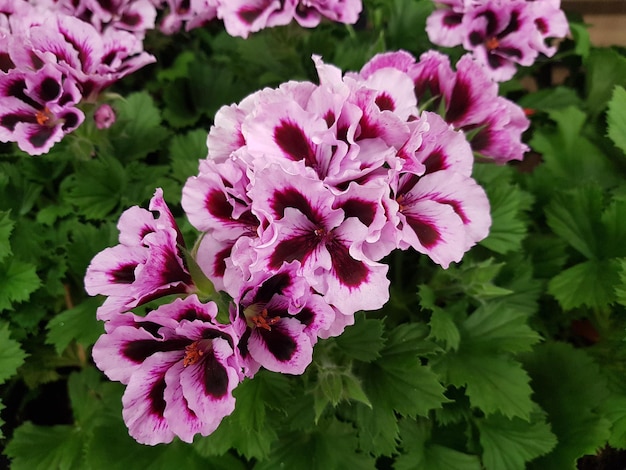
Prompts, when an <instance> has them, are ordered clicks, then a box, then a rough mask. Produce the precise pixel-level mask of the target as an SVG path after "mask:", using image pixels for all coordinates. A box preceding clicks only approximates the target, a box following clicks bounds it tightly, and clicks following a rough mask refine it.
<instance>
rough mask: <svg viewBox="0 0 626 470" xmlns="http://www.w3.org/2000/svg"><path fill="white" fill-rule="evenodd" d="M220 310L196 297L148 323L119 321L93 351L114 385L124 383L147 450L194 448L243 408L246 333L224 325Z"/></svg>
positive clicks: (128, 413) (127, 413)
mask: <svg viewBox="0 0 626 470" xmlns="http://www.w3.org/2000/svg"><path fill="white" fill-rule="evenodd" d="M216 316H217V307H216V305H215V304H214V303H212V302H209V303H201V302H200V301H199V300H198V298H197V297H196V296H195V295H192V296H189V297H187V298H186V299H176V300H174V301H173V302H172V303H169V304H166V305H162V306H161V307H159V308H157V309H156V310H152V311H150V312H148V314H147V315H146V316H145V317H140V316H137V315H133V314H130V313H127V314H124V315H118V317H122V318H114V319H112V320H111V321H110V322H109V323H108V324H107V333H105V334H104V335H102V336H101V337H100V338H99V339H98V341H97V342H96V344H95V345H94V347H93V358H94V361H95V363H96V365H97V366H98V368H100V369H101V370H102V371H103V372H104V373H105V374H106V375H107V376H108V377H109V378H110V379H111V380H116V381H119V382H122V383H123V384H124V385H126V391H125V392H124V396H123V397H122V404H123V411H122V415H123V417H124V422H125V423H126V425H127V426H128V429H129V433H130V435H131V436H132V437H133V438H135V439H136V440H137V441H138V442H140V443H142V444H149V445H155V444H159V443H167V442H171V441H172V440H173V439H174V437H175V436H178V437H179V438H180V439H181V440H183V441H185V442H192V441H193V437H194V435H195V434H201V435H203V436H207V435H209V434H210V433H212V432H213V431H215V429H216V428H217V427H218V425H219V424H220V422H221V421H222V419H223V418H224V417H225V416H228V415H229V414H230V413H232V412H233V410H234V409H235V398H234V397H233V395H232V392H233V390H234V389H235V387H236V386H237V385H238V384H239V382H240V381H241V380H242V378H243V376H242V375H241V371H242V362H241V359H240V356H239V353H238V349H237V343H238V341H239V335H240V333H241V328H239V329H237V326H236V325H237V324H234V325H233V324H230V325H223V324H220V323H218V322H217V320H216Z"/></svg>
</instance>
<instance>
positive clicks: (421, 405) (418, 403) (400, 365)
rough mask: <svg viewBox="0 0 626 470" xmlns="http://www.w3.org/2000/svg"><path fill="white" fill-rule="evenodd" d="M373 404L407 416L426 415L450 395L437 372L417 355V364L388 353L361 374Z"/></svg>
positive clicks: (366, 391)
mask: <svg viewBox="0 0 626 470" xmlns="http://www.w3.org/2000/svg"><path fill="white" fill-rule="evenodd" d="M361 376H362V379H363V386H364V389H365V393H366V394H367V396H368V397H369V398H370V400H371V402H372V406H374V407H377V406H380V407H383V408H384V409H386V410H396V411H397V412H398V413H400V414H401V415H404V416H417V415H420V416H426V415H427V414H428V412H429V411H430V410H433V409H436V408H441V406H442V404H443V403H445V402H447V401H448V399H447V398H446V397H445V396H444V394H443V393H444V391H445V389H444V387H443V386H442V385H441V383H440V382H439V377H438V376H437V374H435V373H433V371H432V370H430V368H428V367H427V366H423V365H421V364H420V362H419V359H417V358H416V359H415V360H414V362H413V364H409V363H407V362H406V361H404V360H401V361H397V360H394V359H393V358H392V357H387V356H384V355H383V357H382V358H381V359H379V360H378V361H376V362H374V363H371V364H369V365H368V366H367V367H366V368H364V370H363V373H362V374H361Z"/></svg>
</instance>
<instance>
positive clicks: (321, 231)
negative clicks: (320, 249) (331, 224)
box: [313, 228, 326, 238]
mask: <svg viewBox="0 0 626 470" xmlns="http://www.w3.org/2000/svg"><path fill="white" fill-rule="evenodd" d="M313 233H314V234H315V236H316V237H319V238H322V237H323V236H324V235H325V234H326V230H324V229H323V228H316V229H315V230H314V231H313Z"/></svg>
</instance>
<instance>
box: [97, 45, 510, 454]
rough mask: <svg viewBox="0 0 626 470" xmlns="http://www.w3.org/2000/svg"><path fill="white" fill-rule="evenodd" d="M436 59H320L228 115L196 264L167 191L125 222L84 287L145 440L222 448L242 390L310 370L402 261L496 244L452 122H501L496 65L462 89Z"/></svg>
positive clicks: (215, 142)
mask: <svg viewBox="0 0 626 470" xmlns="http://www.w3.org/2000/svg"><path fill="white" fill-rule="evenodd" d="M438 58H439V56H437V55H433V54H426V55H424V56H423V57H422V58H421V60H420V61H418V62H416V61H415V59H414V58H413V57H412V56H411V55H410V54H408V53H406V52H402V51H400V52H395V53H388V54H381V55H378V56H376V57H374V58H373V59H372V60H371V61H370V62H369V63H368V64H366V65H365V67H364V68H363V69H362V70H361V71H360V72H358V73H348V74H345V75H342V73H341V71H340V70H339V69H338V68H336V67H334V66H332V65H328V64H325V63H324V62H323V61H322V60H321V58H320V57H316V56H314V62H315V65H316V68H317V72H318V75H319V81H320V83H319V84H314V83H311V82H295V81H291V82H287V83H284V84H283V85H281V86H280V87H278V88H276V89H269V88H268V89H264V90H261V91H258V92H256V93H254V94H252V95H250V96H248V97H247V98H245V99H244V100H243V101H241V102H240V103H239V104H233V105H231V106H226V107H223V108H221V109H220V110H219V111H218V113H217V114H216V117H215V124H214V126H213V127H212V128H211V130H210V132H209V134H208V137H207V146H208V157H207V158H206V159H204V160H202V161H201V162H200V166H199V172H198V174H197V175H196V176H193V177H191V178H189V180H188V181H187V183H186V184H185V186H184V188H183V195H182V206H183V209H184V211H185V213H186V216H187V218H188V219H189V221H190V223H191V224H192V225H193V226H194V227H195V228H196V229H197V230H199V231H200V232H201V235H200V237H199V238H198V241H197V242H196V244H195V246H194V247H193V248H192V249H191V250H187V248H186V247H185V243H184V240H183V238H182V236H181V233H180V230H179V229H178V226H177V225H176V222H175V220H174V218H173V216H172V213H171V212H170V210H169V209H168V208H167V205H166V204H165V201H164V200H163V195H162V191H161V190H160V189H159V190H157V191H156V193H155V195H154V197H153V198H152V200H151V202H150V210H151V211H153V212H154V213H156V214H158V216H155V215H153V213H151V212H150V211H147V210H144V209H141V208H139V207H132V208H130V209H128V210H127V211H126V212H124V213H123V214H122V216H121V218H120V220H119V224H118V228H119V231H120V237H119V244H118V245H117V246H114V247H112V248H107V249H105V250H104V251H102V252H101V253H99V254H98V255H97V256H96V257H95V258H94V259H93V260H92V263H91V264H90V266H89V268H88V270H87V274H86V277H85V287H86V290H87V292H88V293H89V294H90V295H97V294H101V295H105V296H107V297H108V298H107V299H106V301H105V302H104V304H103V305H102V306H101V307H100V308H99V309H98V318H99V319H101V320H104V321H105V322H106V326H105V328H106V334H104V335H103V336H101V338H100V339H99V340H98V341H97V343H96V344H95V346H94V350H93V357H94V359H95V362H96V364H97V366H98V367H99V368H100V369H102V370H103V371H104V372H105V373H106V374H107V376H108V377H109V378H111V379H112V380H118V381H120V382H122V383H124V384H126V385H127V387H126V391H125V394H124V397H123V405H124V411H123V415H124V419H125V422H126V424H127V425H128V427H129V430H130V433H131V435H132V436H133V437H134V438H135V439H137V440H138V441H139V442H142V443H146V444H156V443H159V442H169V441H171V440H172V439H173V438H174V436H178V437H179V438H181V439H183V440H185V441H191V440H192V439H193V436H194V435H195V434H197V433H200V434H202V435H207V434H209V433H211V432H212V431H213V430H214V429H215V428H216V427H217V425H218V424H219V423H220V421H221V420H222V419H223V418H224V417H225V416H226V415H228V414H230V413H231V412H232V411H233V408H234V404H235V399H234V397H233V396H232V391H233V389H234V388H235V387H236V386H237V384H238V383H239V382H240V381H241V380H244V378H246V377H248V378H251V377H253V376H254V375H255V374H256V372H257V371H258V370H259V369H260V368H265V369H268V370H271V371H275V372H281V373H288V374H301V373H303V372H304V371H305V369H306V368H307V366H308V365H309V364H310V363H311V361H312V356H313V348H314V346H315V344H316V343H317V341H318V340H319V339H320V338H322V339H323V338H328V337H331V336H337V335H340V334H341V333H342V332H343V330H344V328H345V327H346V326H347V325H350V324H352V323H354V314H355V313H356V312H357V311H361V310H365V311H367V310H376V309H379V308H381V307H382V306H383V305H384V304H385V303H386V302H387V300H388V298H389V280H388V279H387V269H388V267H387V265H386V264H385V263H384V262H383V261H384V258H385V256H387V255H388V254H390V253H391V252H392V251H393V250H395V249H400V250H405V249H409V248H413V249H414V250H416V251H418V252H419V253H422V254H424V255H426V256H428V257H429V258H430V259H431V260H432V261H434V262H435V263H438V264H440V265H441V266H443V267H448V266H449V265H450V263H453V262H458V261H460V260H461V258H462V257H463V255H464V253H465V252H466V251H467V250H468V249H470V248H471V247H472V246H473V245H474V244H476V243H477V242H479V241H480V240H482V239H483V238H485V237H486V236H487V233H488V230H489V227H490V224H491V219H490V215H489V202H488V199H487V197H486V194H485V192H484V190H483V189H482V187H481V186H479V185H478V184H477V183H476V181H475V180H474V179H473V178H472V176H471V174H472V168H473V164H474V155H473V152H472V148H471V146H470V144H469V142H468V140H467V138H466V135H465V133H464V132H463V130H458V129H455V128H454V127H453V125H451V124H450V123H452V124H454V125H455V126H456V127H458V128H460V129H462V128H464V127H467V126H471V125H477V126H483V125H486V126H488V125H489V124H488V117H487V116H485V115H484V114H481V113H480V112H479V110H478V108H479V107H480V106H481V103H482V100H483V99H485V98H484V97H483V96H482V95H481V94H479V93H474V92H472V91H471V90H473V87H474V86H477V85H475V84H470V85H468V84H467V83H466V82H467V81H468V80H471V79H470V78H469V76H470V75H472V74H474V73H477V71H479V70H480V67H481V66H480V65H479V64H476V63H473V62H472V59H471V58H469V57H468V58H466V59H462V61H461V62H459V65H458V71H457V72H456V74H455V72H452V70H451V69H450V70H449V73H448V72H447V71H446V70H447V69H446V68H445V66H444V65H445V64H439V66H438V67H437V69H438V70H439V73H441V74H444V75H445V74H446V73H448V75H450V76H449V77H448V76H446V77H443V76H442V77H439V76H438V75H437V74H436V73H434V72H432V73H430V72H428V73H427V71H428V70H430V67H432V65H433V63H432V61H433V60H435V59H438ZM473 67H476V69H474V68H473ZM448 69H449V64H448ZM438 77H439V78H438ZM438 80H440V81H438ZM472 83H473V82H472ZM478 83H480V82H478ZM489 83H491V82H489ZM437 84H439V85H437ZM436 85H437V86H439V88H437V86H436ZM425 89H428V90H430V93H431V94H432V96H431V97H429V100H432V99H439V100H445V102H446V103H448V107H447V108H446V113H445V114H446V119H447V120H448V121H449V122H446V120H444V118H442V117H440V116H439V115H438V114H436V113H432V112H428V111H420V109H419V107H418V102H419V101H420V100H421V99H422V96H424V91H423V90H425ZM437 90H438V91H437ZM453 90H456V91H453ZM459 90H464V92H461V91H459ZM488 99H491V98H488ZM459 100H460V101H463V102H458V101H459ZM500 106H501V107H502V108H503V109H506V108H507V106H506V105H504V104H503V103H500ZM510 106H512V105H510ZM510 106H509V107H510ZM461 110H464V111H463V112H462V111H461ZM503 112H504V111H503ZM485 123H487V124H485ZM492 128H493V132H494V133H495V134H497V133H498V132H497V126H495V125H494V126H493V127H492ZM521 145H522V144H521V143H519V142H518V143H517V147H518V148H521ZM507 158H509V157H507V156H502V157H501V158H500V159H499V161H506V159H507ZM217 291H222V292H223V293H219V292H217ZM226 294H228V295H227V297H228V299H229V302H227V304H228V305H227V306H224V302H223V300H222V299H223V298H224V296H225V295H226ZM171 295H174V296H175V300H173V301H172V300H171V297H170V296H171ZM155 299H160V301H159V302H158V304H159V306H158V307H156V308H154V309H152V310H150V308H152V307H150V306H151V305H154V304H148V303H149V302H151V301H154V300H155ZM168 302H169V303H168ZM139 306H144V307H145V308H147V309H148V313H147V314H145V315H141V314H140V312H138V311H137V307H139Z"/></svg>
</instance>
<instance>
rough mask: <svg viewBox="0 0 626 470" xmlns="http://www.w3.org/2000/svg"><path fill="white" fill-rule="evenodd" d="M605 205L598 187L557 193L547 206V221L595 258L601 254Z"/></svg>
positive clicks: (581, 187)
mask: <svg viewBox="0 0 626 470" xmlns="http://www.w3.org/2000/svg"><path fill="white" fill-rule="evenodd" d="M602 206H603V194H602V190H601V189H600V188H599V187H598V186H592V185H586V186H580V187H577V188H576V189H573V190H570V191H566V192H563V193H559V194H557V195H556V196H555V197H554V199H553V200H552V201H551V203H550V205H549V206H548V207H547V208H546V211H545V212H546V220H547V222H548V225H549V226H550V228H551V229H552V230H554V233H556V234H557V235H558V236H560V237H561V238H562V239H563V240H565V241H567V242H568V243H569V244H570V245H571V246H572V247H574V248H575V249H576V250H578V251H579V252H580V253H582V254H583V255H584V256H585V257H587V258H589V259H592V258H596V257H597V256H599V254H600V248H599V246H598V242H600V241H601V239H600V237H601V236H602V233H601V230H600V227H601V226H602V222H601V220H600V216H601V214H602Z"/></svg>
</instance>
